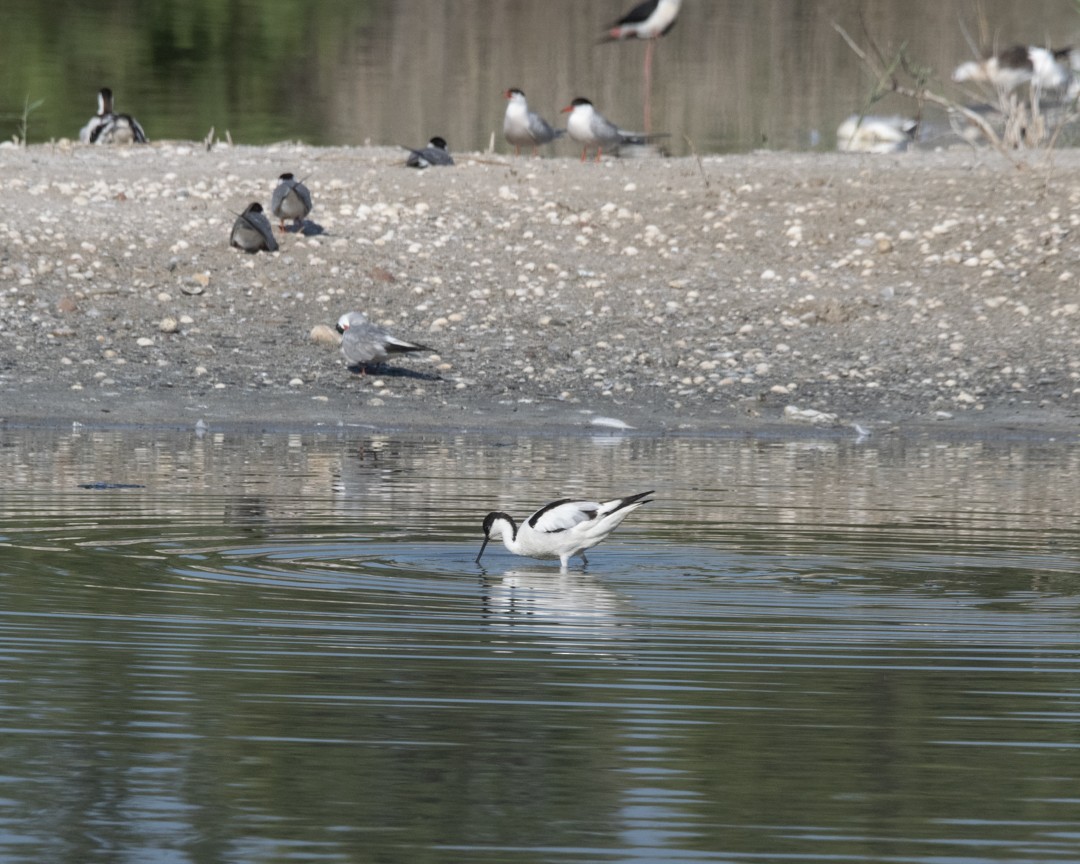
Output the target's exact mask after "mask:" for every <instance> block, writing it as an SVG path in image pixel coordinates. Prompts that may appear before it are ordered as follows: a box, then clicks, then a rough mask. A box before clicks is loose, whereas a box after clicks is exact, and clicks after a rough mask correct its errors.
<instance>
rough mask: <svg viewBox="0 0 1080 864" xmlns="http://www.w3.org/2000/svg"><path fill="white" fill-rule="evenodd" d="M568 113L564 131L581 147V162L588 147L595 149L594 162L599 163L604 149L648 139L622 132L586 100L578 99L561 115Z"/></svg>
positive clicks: (644, 141) (643, 142) (646, 141)
mask: <svg viewBox="0 0 1080 864" xmlns="http://www.w3.org/2000/svg"><path fill="white" fill-rule="evenodd" d="M567 112H569V113H570V117H569V118H568V119H567V121H566V131H567V133H569V135H570V137H571V138H573V139H574V140H575V141H577V142H578V143H579V144H580V145H581V161H582V162H584V161H585V157H586V155H587V154H588V152H589V148H590V147H595V148H596V161H597V162H599V161H600V152H601V151H602V150H603V149H604V148H605V147H609V148H615V149H616V150H617V149H618V148H619V147H620V146H622V145H623V144H647V143H648V138H647V137H646V136H644V135H639V134H637V133H636V132H624V131H623V130H622V129H620V128H619V127H618V126H616V125H615V124H614V123H612V122H611V121H610V120H608V119H607V118H606V117H605V116H604V115H603V114H601V113H600V112H599V111H597V110H596V109H595V108H594V107H593V104H592V102H590V101H589V100H588V99H582V98H581V97H578V98H577V99H575V100H574V101H573V102H571V103H570V104H569V105H567V106H566V107H565V108H563V109H562V113H564V114H565V113H567Z"/></svg>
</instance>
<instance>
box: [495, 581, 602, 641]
mask: <svg viewBox="0 0 1080 864" xmlns="http://www.w3.org/2000/svg"><path fill="white" fill-rule="evenodd" d="M481 588H482V594H481V598H482V602H483V609H484V617H485V618H486V619H487V620H488V622H489V623H492V624H500V625H513V624H514V623H517V622H520V623H524V621H523V619H526V620H528V622H529V623H530V624H534V623H537V622H539V623H550V624H558V625H563V626H565V625H571V626H575V627H605V628H606V627H614V626H615V625H616V624H617V623H618V614H617V612H618V609H617V606H618V602H619V598H618V596H617V595H616V594H615V592H613V591H611V590H610V589H609V588H605V587H604V586H603V585H601V584H600V582H598V581H597V580H596V579H594V578H593V577H591V576H589V575H587V574H583V573H559V571H558V570H555V571H552V570H540V569H536V570H525V569H515V570H507V571H505V572H504V573H503V574H502V576H483V577H481Z"/></svg>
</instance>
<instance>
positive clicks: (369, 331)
mask: <svg viewBox="0 0 1080 864" xmlns="http://www.w3.org/2000/svg"><path fill="white" fill-rule="evenodd" d="M337 331H338V333H340V334H341V353H342V354H344V355H345V359H346V360H348V361H349V366H358V367H360V371H361V372H367V367H368V366H372V365H374V364H376V363H382V362H383V361H384V360H386V359H387V358H388V357H390V356H391V355H394V354H411V353H412V352H414V351H432V350H434V349H432V348H428V347H427V346H426V345H418V344H416V343H415V342H406V341H405V340H404V339H398V338H397V337H396V336H391V335H390V333H388V332H387V331H386V330H384V329H383V328H382V327H380V326H378V325H377V324H372V323H371V322H370V321H368V319H367V316H366V315H365V314H364V313H363V312H346V313H345V314H344V315H342V316H341V317H340V318H338V322H337Z"/></svg>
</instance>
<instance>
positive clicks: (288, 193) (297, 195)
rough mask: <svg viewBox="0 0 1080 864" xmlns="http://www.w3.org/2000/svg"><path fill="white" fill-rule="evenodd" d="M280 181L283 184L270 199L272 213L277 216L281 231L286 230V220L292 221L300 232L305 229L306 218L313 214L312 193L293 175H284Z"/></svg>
mask: <svg viewBox="0 0 1080 864" xmlns="http://www.w3.org/2000/svg"><path fill="white" fill-rule="evenodd" d="M278 180H280V181H281V182H280V183H278V185H277V186H276V187H275V189H274V194H273V197H271V199H270V212H271V213H273V214H274V215H275V216H277V218H278V220H279V229H280V230H281V231H284V230H285V220H286V219H292V220H293V227H294V228H296V230H297V231H299V230H300V229H301V228H303V227H304V217H306V216H307V215H308V213H310V212H311V191H310V190H309V189H308V188H307V186H305V185H304V183H303V181H302V180H297V179H295V178H294V177H293V175H292V174H289V173H285V174H282V175H281V176H280V177H278Z"/></svg>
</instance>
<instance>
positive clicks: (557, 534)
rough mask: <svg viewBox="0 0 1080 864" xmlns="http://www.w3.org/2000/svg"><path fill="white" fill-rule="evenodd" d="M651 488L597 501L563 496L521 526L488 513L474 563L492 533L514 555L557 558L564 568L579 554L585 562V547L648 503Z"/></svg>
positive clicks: (505, 516)
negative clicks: (611, 499)
mask: <svg viewBox="0 0 1080 864" xmlns="http://www.w3.org/2000/svg"><path fill="white" fill-rule="evenodd" d="M652 494H653V490H651V489H650V490H649V491H648V492H639V493H638V494H637V495H628V496H627V497H625V498H616V499H615V500H614V501H605V502H604V503H603V504H598V503H596V502H595V501H574V500H572V499H570V498H563V499H561V500H559V501H552V502H551V503H550V504H545V505H544V506H543V507H541V508H540V509H539V510H537V511H536V512H535V513H533V514H532V516H530V517H529V518H528V519H526V520H525V521H524V522H523V523H522V524H521V525H520V527H519V526H518V524H517V523H516V522H515V521H514V519H513V517H511V516H508V515H507V514H506V513H499V512H494V513H488V514H487V516H485V517H484V544H483V545H482V546H481V547H480V554H479V555H477V556H476V563H477V564H479V563H480V558H481V556H482V555H483V554H484V550H485V549H486V548H487V544H488V541H489V540H491V538H492V537H501V538H502V541H503V545H504V546H506V548H507V549H508V550H510V551H511V552H513V553H514V554H515V555H524V556H526V557H528V558H558V559H559V561H560V562H561V564H562V569H563V570H565V569H566V566H567V564H568V563H569V561H570V559H571V558H573V557H574V556H575V555H580V556H581V560H582V561H583V562H584V563H586V564H588V563H589V561H588V559H587V558H586V557H585V551H586V550H587V549H592V547H593V546H595V545H597V544H598V543H600V542H602V541H603V540H605V539H607V536H608V535H609V534H610V533H611V532H612V531H614V530H615V529H616V528H617V527H618V526H619V523H620V522H622V521H623V519H625V518H626V517H627V516H629V515H630V514H631V513H632V512H633V511H635V510H637V508H638V507H640V506H641V505H642V504H648V503H649V502H650V501H652V500H653V499H652V498H648V497H646V496H648V495H652Z"/></svg>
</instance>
